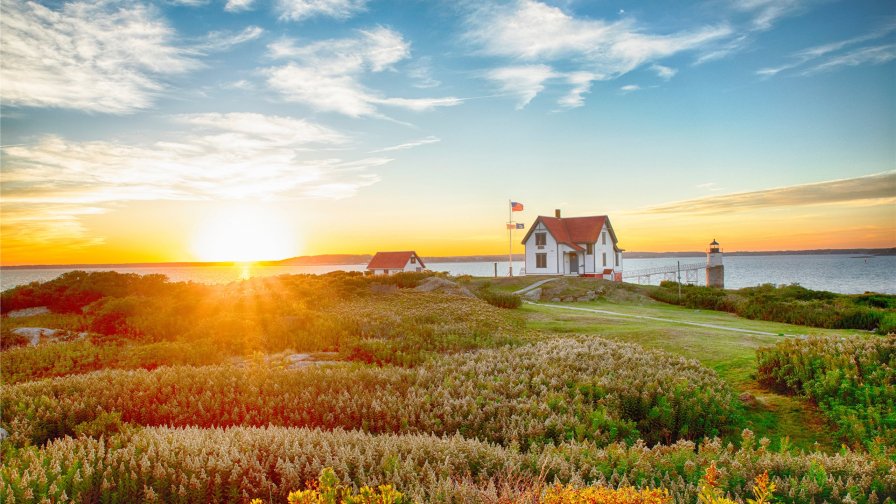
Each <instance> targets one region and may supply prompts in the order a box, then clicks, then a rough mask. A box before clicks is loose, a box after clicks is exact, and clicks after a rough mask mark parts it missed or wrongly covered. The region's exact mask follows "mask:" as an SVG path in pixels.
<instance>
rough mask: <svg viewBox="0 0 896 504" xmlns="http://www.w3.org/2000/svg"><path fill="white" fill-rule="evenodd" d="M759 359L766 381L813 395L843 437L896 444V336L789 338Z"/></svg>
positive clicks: (760, 373)
mask: <svg viewBox="0 0 896 504" xmlns="http://www.w3.org/2000/svg"><path fill="white" fill-rule="evenodd" d="M756 359H757V361H758V372H757V375H758V378H759V379H760V380H761V381H763V382H765V383H766V384H769V385H772V386H775V387H778V388H781V389H785V390H789V391H791V392H794V393H797V394H803V395H805V396H807V397H809V398H811V399H812V400H813V401H815V402H816V403H817V404H818V405H819V407H820V408H821V409H822V411H824V412H825V414H826V415H827V416H828V418H830V419H831V420H832V421H833V422H834V424H835V425H837V427H838V432H837V434H838V435H839V436H840V437H841V438H842V439H845V440H848V441H850V442H852V443H861V442H864V443H871V442H873V441H874V440H875V438H878V437H880V438H881V439H882V440H883V442H884V443H886V444H889V445H890V446H896V336H884V337H867V338H866V337H858V336H857V337H852V338H836V337H810V338H807V339H786V340H784V341H781V342H780V343H778V344H776V345H775V346H773V347H763V348H760V349H759V350H757V352H756Z"/></svg>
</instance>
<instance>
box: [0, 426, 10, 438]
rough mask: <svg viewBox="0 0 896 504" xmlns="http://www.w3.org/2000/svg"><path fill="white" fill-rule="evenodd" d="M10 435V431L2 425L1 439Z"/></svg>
mask: <svg viewBox="0 0 896 504" xmlns="http://www.w3.org/2000/svg"><path fill="white" fill-rule="evenodd" d="M8 437H9V433H8V432H6V429H4V428H3V427H0V441H3V440H4V439H6V438H8Z"/></svg>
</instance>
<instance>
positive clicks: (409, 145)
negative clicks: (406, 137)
mask: <svg viewBox="0 0 896 504" xmlns="http://www.w3.org/2000/svg"><path fill="white" fill-rule="evenodd" d="M441 141H442V139H441V138H438V137H434V136H428V137H426V138H421V139H420V140H414V141H412V142H407V143H403V144H398V145H393V146H391V147H384V148H382V149H377V150H374V151H370V153H371V154H376V153H379V152H392V151H399V150H406V149H413V148H414V147H420V146H421V145H429V144H434V143H439V142H441Z"/></svg>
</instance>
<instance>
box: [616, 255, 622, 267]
mask: <svg viewBox="0 0 896 504" xmlns="http://www.w3.org/2000/svg"><path fill="white" fill-rule="evenodd" d="M616 266H622V253H621V252H616Z"/></svg>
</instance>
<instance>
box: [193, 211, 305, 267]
mask: <svg viewBox="0 0 896 504" xmlns="http://www.w3.org/2000/svg"><path fill="white" fill-rule="evenodd" d="M297 250H298V247H297V240H296V233H295V230H294V229H293V227H292V226H291V225H290V224H289V223H288V222H287V221H286V219H284V218H282V217H281V216H279V215H277V214H275V213H273V212H269V211H263V210H259V209H257V208H234V209H230V210H227V211H223V212H218V213H216V214H215V215H214V216H211V217H210V218H208V219H206V220H204V221H203V222H202V223H201V224H200V226H199V227H198V229H197V231H196V234H195V235H194V237H193V241H192V251H193V253H194V254H195V256H196V257H197V258H198V259H200V260H202V261H212V262H219V261H233V262H240V263H245V262H254V261H268V260H277V259H284V258H287V257H292V256H295V255H297Z"/></svg>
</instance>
